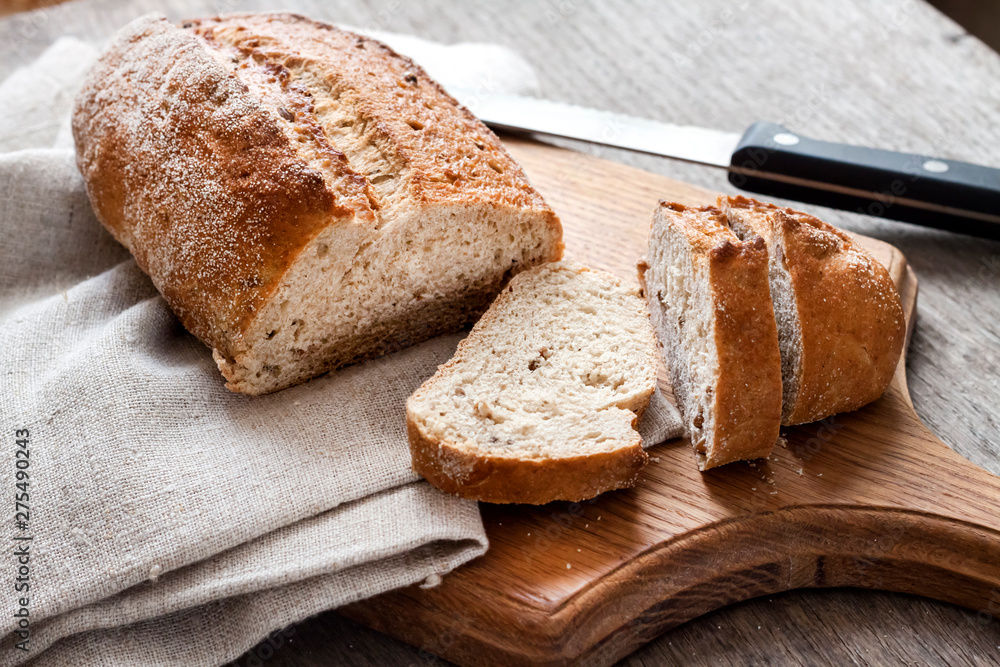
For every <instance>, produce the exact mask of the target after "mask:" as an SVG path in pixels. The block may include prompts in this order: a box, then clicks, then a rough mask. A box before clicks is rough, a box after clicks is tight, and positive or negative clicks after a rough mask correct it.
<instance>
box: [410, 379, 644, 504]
mask: <svg viewBox="0 0 1000 667" xmlns="http://www.w3.org/2000/svg"><path fill="white" fill-rule="evenodd" d="M650 396H652V393H651V394H650ZM637 421H638V416H637V417H636V422H637ZM636 422H633V427H634V425H635V423H636ZM406 431H407V435H408V437H409V441H410V454H411V456H412V458H413V469H414V470H415V471H416V472H417V473H419V474H420V475H421V476H422V477H423V478H424V479H426V480H427V481H428V482H430V483H431V484H433V485H434V486H436V487H437V488H439V489H441V490H442V491H445V492H447V493H451V494H453V495H456V496H460V497H462V498H468V499H470V500H479V501H482V502H487V503H525V504H531V505H543V504H545V503H549V502H553V501H556V500H569V501H578V500H586V499H588V498H593V497H594V496H597V495H599V494H601V493H604V492H605V491H610V490H612V489H622V488H628V487H632V486H635V483H636V481H638V479H639V473H640V472H641V471H642V468H643V466H645V465H646V462H647V461H648V460H649V457H648V455H647V454H646V452H645V451H644V450H643V449H642V438H640V437H639V434H638V433H636V435H635V441H634V442H633V443H631V444H629V445H628V446H626V447H621V448H619V449H616V450H614V451H611V452H601V453H597V454H590V455H587V456H575V457H565V458H558V459H541V460H533V459H515V458H510V457H501V456H483V455H481V454H473V453H471V452H466V451H463V450H461V449H459V448H457V447H455V446H453V445H452V444H450V443H446V442H441V441H440V440H438V439H437V438H435V437H434V436H431V435H429V434H427V433H425V432H424V430H423V428H422V427H421V425H420V423H419V422H417V421H416V420H415V419H414V418H413V416H412V415H411V414H409V413H407V416H406Z"/></svg>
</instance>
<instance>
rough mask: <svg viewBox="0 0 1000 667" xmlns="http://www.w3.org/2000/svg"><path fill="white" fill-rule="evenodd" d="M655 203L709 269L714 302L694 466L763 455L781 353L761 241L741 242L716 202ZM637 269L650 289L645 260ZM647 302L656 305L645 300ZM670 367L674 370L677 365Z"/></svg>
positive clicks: (775, 405)
mask: <svg viewBox="0 0 1000 667" xmlns="http://www.w3.org/2000/svg"><path fill="white" fill-rule="evenodd" d="M660 208H661V209H663V210H664V211H666V212H668V213H667V215H670V219H671V222H672V225H673V229H674V230H675V231H677V232H679V233H681V234H683V236H684V238H685V239H686V240H687V241H688V242H689V244H690V246H691V252H692V263H693V264H694V265H698V264H703V265H704V268H705V270H707V272H708V277H709V289H710V290H711V295H712V303H713V307H714V313H713V316H714V320H715V327H714V330H715V340H714V341H713V344H714V347H715V350H716V355H717V360H718V380H717V382H716V385H715V396H714V400H713V403H712V411H713V412H714V416H715V429H714V433H713V436H714V437H713V438H712V440H711V441H710V442H705V443H692V444H693V445H694V446H695V448H696V451H698V453H699V467H700V468H701V469H702V470H707V469H709V468H713V467H716V466H720V465H724V464H726V463H731V462H733V461H742V460H747V459H754V458H759V457H762V456H767V454H769V453H770V452H771V450H772V448H773V447H774V443H775V442H776V441H777V439H778V435H779V429H780V425H781V357H780V352H779V349H778V331H777V325H776V323H775V319H774V311H773V309H772V307H771V298H770V288H769V285H768V280H767V270H768V266H767V249H766V247H765V246H764V244H763V242H758V243H745V242H743V241H740V240H739V238H737V236H736V235H735V234H734V233H733V232H732V230H731V229H729V228H728V226H727V225H726V224H725V217H724V216H723V214H722V211H721V210H720V209H718V208H716V207H714V206H700V207H693V206H686V205H683V204H678V203H674V202H666V201H663V202H660ZM638 270H639V279H640V281H641V283H642V284H643V289H644V291H647V290H646V289H645V278H646V275H645V274H646V272H647V270H648V267H647V266H646V264H645V262H642V263H640V266H639V267H638ZM653 298H657V297H656V296H655V295H653V294H648V293H647V300H651V299H653ZM650 307H651V308H655V307H658V306H657V304H655V303H650ZM667 365H668V366H670V363H669V362H668V364H667ZM669 370H670V371H671V375H672V376H674V377H676V375H675V372H676V370H677V369H672V368H671V369H669ZM706 417H707V416H706Z"/></svg>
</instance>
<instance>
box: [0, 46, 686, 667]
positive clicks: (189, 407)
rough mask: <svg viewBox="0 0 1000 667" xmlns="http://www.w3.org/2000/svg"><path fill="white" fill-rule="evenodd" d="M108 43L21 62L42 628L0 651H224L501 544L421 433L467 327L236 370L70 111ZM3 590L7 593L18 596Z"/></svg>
mask: <svg viewBox="0 0 1000 667" xmlns="http://www.w3.org/2000/svg"><path fill="white" fill-rule="evenodd" d="M397 42H398V44H399V45H400V50H405V52H406V53H407V55H410V56H412V57H414V58H415V59H416V60H418V61H420V59H421V50H422V49H423V50H424V51H426V53H427V54H428V58H429V59H431V60H433V62H435V63H437V64H435V65H434V67H436V68H437V70H436V71H435V75H436V76H438V77H442V78H445V79H447V76H446V73H445V70H447V63H448V62H449V61H450V62H454V63H456V67H458V68H460V69H461V71H456V72H455V74H456V77H455V79H454V80H456V81H459V82H460V84H461V85H462V86H467V85H468V82H469V81H473V82H474V81H476V80H477V78H476V77H477V76H479V77H480V78H482V77H484V76H487V75H489V76H488V78H489V81H492V82H494V83H492V84H491V85H494V86H495V87H496V89H503V88H506V89H508V92H521V93H523V92H531V91H530V90H526V88H527V89H531V88H532V87H533V86H536V85H537V80H536V79H535V78H534V73H533V72H531V70H530V68H528V70H527V72H528V73H529V74H525V71H526V70H525V67H527V66H526V65H525V64H524V62H523V61H522V60H520V59H519V58H517V57H516V56H514V55H512V54H510V52H509V51H506V50H504V49H501V48H500V47H494V46H490V45H468V44H467V45H461V50H460V51H454V52H451V55H452V56H454V55H456V54H459V53H460V54H461V58H451V59H450V60H449V52H448V49H452V48H458V47H445V46H441V45H427V43H426V42H422V41H421V40H418V39H416V38H400V39H398V40H397ZM95 56H96V50H95V48H94V47H93V46H91V45H88V44H85V43H83V42H80V41H78V40H75V39H69V38H65V39H62V40H60V41H59V42H57V43H56V44H54V45H53V46H52V47H51V48H50V49H49V50H48V51H46V52H45V53H44V54H43V55H42V56H41V57H40V58H39V59H38V60H37V61H36V62H35V63H33V64H32V65H31V66H29V67H27V68H25V69H23V70H21V71H18V72H16V73H15V74H13V75H12V76H11V77H10V78H9V79H7V80H6V81H4V82H3V83H0V229H2V231H3V242H2V243H0V335H2V336H3V339H4V345H3V346H0V377H2V391H0V433H4V434H8V435H6V436H5V437H7V441H5V442H6V444H5V445H4V446H3V447H2V448H0V470H7V471H14V470H16V467H15V466H16V465H18V464H16V463H15V461H16V460H17V458H18V457H19V456H21V457H23V458H25V459H26V460H27V461H28V463H26V464H21V465H23V468H22V469H24V470H25V472H26V474H27V476H28V477H27V481H28V484H27V486H26V487H25V488H27V491H26V493H27V494H28V496H29V499H28V502H27V504H28V506H29V507H30V516H29V518H28V520H26V521H23V522H21V524H20V525H19V524H17V523H13V522H12V523H8V526H9V528H8V531H7V539H8V544H9V545H14V544H21V543H27V544H28V545H29V546H28V547H27V549H28V552H29V554H30V558H29V564H28V566H27V567H28V572H29V574H28V575H27V576H28V581H29V583H30V590H29V591H27V593H23V594H24V595H25V596H26V598H27V599H28V605H27V606H28V609H29V611H30V639H29V642H28V646H29V648H30V650H29V651H27V652H23V651H20V650H18V649H16V648H15V644H16V643H17V642H18V641H20V640H21V637H19V636H18V635H17V634H15V632H16V631H17V630H19V625H18V621H19V619H17V618H14V617H13V616H12V615H11V614H10V613H4V614H3V615H2V621H0V637H2V644H0V646H2V650H0V665H14V664H21V663H25V662H27V661H31V662H32V663H33V664H39V665H78V664H107V665H215V664H219V663H222V662H225V661H227V660H230V659H233V658H235V657H237V656H238V655H240V654H241V653H242V652H244V651H246V650H247V649H248V648H250V647H252V646H253V645H254V644H256V643H257V642H258V641H259V640H260V639H261V638H263V637H265V636H267V635H268V633H270V632H272V631H275V630H278V629H280V628H283V627H285V626H288V625H289V624H291V623H294V622H296V621H299V620H302V619H304V618H306V617H308V616H310V615H312V614H316V613H318V612H320V611H323V610H326V609H330V608H334V607H337V606H340V605H343V604H346V603H349V602H353V601H356V600H359V599H362V598H366V597H369V596H372V595H377V594H379V593H382V592H385V591H387V590H390V589H393V588H397V587H401V586H407V585H412V584H415V583H419V582H422V581H424V580H428V581H429V582H431V583H433V582H434V581H437V580H438V578H437V577H438V576H440V575H442V574H445V573H447V572H449V571H451V570H452V569H454V568H455V567H458V566H459V565H461V564H462V563H464V562H467V561H468V560H470V559H472V558H475V557H477V556H479V555H481V554H482V553H484V552H485V550H486V548H487V538H486V535H485V531H484V529H483V525H482V521H481V519H480V515H479V509H478V506H477V504H476V503H474V502H471V501H466V500H462V499H459V498H455V497H452V496H449V495H446V494H443V493H441V492H439V491H438V490H436V489H434V488H432V487H431V486H430V485H428V484H427V483H426V482H423V481H422V480H419V479H418V477H417V476H416V475H415V474H414V473H413V472H412V470H411V469H410V456H409V448H408V445H407V439H406V432H405V401H406V398H407V397H408V396H409V394H410V393H412V391H413V390H414V389H416V387H417V386H419V384H420V383H421V382H423V381H424V380H425V379H426V378H428V377H430V376H431V375H432V374H433V373H434V371H435V369H436V368H437V366H438V364H440V363H443V362H444V361H446V360H447V359H448V358H449V357H450V356H451V354H452V353H453V351H454V348H455V346H456V345H457V343H458V341H459V340H460V339H461V337H462V336H461V335H451V336H443V337H440V338H436V339H434V340H431V341H427V342H426V343H423V344H421V345H418V346H416V347H412V348H409V349H406V350H403V351H401V352H398V353H396V354H393V355H391V356H388V357H383V358H381V359H376V360H373V361H370V362H367V363H364V364H361V365H356V366H352V367H349V368H346V369H343V370H341V371H338V372H336V373H332V374H328V375H325V376H322V377H319V378H316V379H314V380H312V381H310V382H308V383H305V384H303V385H300V386H297V387H293V388H290V389H287V390H284V391H281V392H278V393H276V394H271V395H268V396H260V397H248V396H243V395H238V394H233V393H231V392H229V391H227V390H226V389H225V388H224V386H223V381H222V379H221V377H220V375H219V372H218V370H217V368H216V366H215V363H214V362H213V360H212V357H211V353H210V351H209V350H208V348H206V347H205V346H204V345H203V344H202V343H200V342H199V341H198V340H197V339H195V338H194V337H193V336H191V335H190V334H188V333H187V331H185V330H184V328H183V327H182V326H181V325H180V324H179V322H178V321H177V319H176V317H174V315H173V314H172V313H171V311H170V309H169V308H168V307H167V305H166V303H165V301H164V300H163V299H162V297H160V296H159V294H158V293H157V291H156V289H155V288H154V286H153V285H152V283H151V282H150V280H149V279H148V277H147V276H145V275H144V274H143V273H142V272H141V271H140V270H139V268H138V266H137V265H136V264H135V262H134V261H133V260H132V258H131V256H130V255H129V253H128V251H127V250H125V249H124V248H123V247H121V246H120V245H119V244H118V243H117V242H115V240H114V239H113V238H112V237H111V235H110V234H109V233H108V232H107V231H105V230H104V228H103V227H102V226H101V225H100V224H99V223H98V222H97V220H96V219H95V218H94V216H93V213H92V211H91V209H90V205H89V202H88V200H87V196H86V192H85V189H84V184H83V180H82V178H81V177H80V175H79V174H78V173H77V170H76V167H75V156H74V152H73V149H72V140H71V137H70V134H69V130H68V128H69V113H70V109H71V103H72V98H73V95H74V94H75V91H76V88H77V87H78V85H79V83H80V79H81V77H82V75H83V74H84V72H85V71H86V68H87V65H88V64H89V63H90V62H92V60H93V58H94V57H95ZM477 67H478V68H479V69H478V71H477V70H476V68H477ZM483 80H485V79H483ZM445 84H446V85H447V80H446V81H445ZM25 109H28V110H30V111H31V114H32V118H33V122H32V124H31V126H30V128H28V130H29V131H19V128H22V129H23V114H24V110H25ZM641 429H642V431H643V435H644V437H645V438H646V440H647V442H649V443H655V442H659V441H662V440H664V439H666V438H668V437H671V436H673V435H675V434H676V433H677V431H678V430H679V421H678V420H677V416H676V412H675V411H673V408H672V407H671V406H670V405H669V403H667V402H666V401H665V400H664V399H663V397H661V396H657V398H656V400H655V401H654V404H653V406H651V407H650V409H649V410H647V412H646V417H645V418H644V419H643V423H642V425H641ZM15 433H26V434H27V435H26V436H25V437H23V438H22V437H21V436H20V435H19V436H17V437H18V438H20V439H22V440H24V441H25V445H24V447H20V446H16V445H15V443H14V442H13V440H12V439H13V437H14V434H15ZM19 448H21V449H24V450H26V451H28V452H29V455H18V454H17V450H18V449H19ZM29 457H30V458H29ZM6 480H7V481H2V480H0V485H2V484H8V485H9V486H8V487H5V488H8V489H9V490H10V491H11V493H13V487H14V483H15V480H14V477H13V474H11V475H10V476H9V477H7V478H6ZM10 518H11V519H13V517H10ZM29 537H30V540H28V539H21V540H20V541H16V540H15V538H29ZM0 590H2V591H3V592H2V594H0V605H2V608H3V609H5V610H11V609H14V608H15V606H16V605H18V604H19V603H20V598H21V597H22V592H18V591H14V590H13V589H12V587H4V588H2V589H0ZM286 632H292V633H293V632H294V628H291V629H289V630H287V631H286Z"/></svg>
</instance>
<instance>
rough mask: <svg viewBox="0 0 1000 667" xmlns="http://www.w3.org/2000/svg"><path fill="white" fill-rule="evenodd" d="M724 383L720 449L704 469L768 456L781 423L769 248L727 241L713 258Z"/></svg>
mask: <svg viewBox="0 0 1000 667" xmlns="http://www.w3.org/2000/svg"><path fill="white" fill-rule="evenodd" d="M708 264H709V276H710V281H711V286H712V292H713V295H714V301H715V347H716V351H717V354H718V361H719V380H718V383H717V384H716V388H715V391H716V394H715V406H714V410H715V415H716V417H715V419H716V421H715V435H716V437H715V444H714V445H713V447H712V449H711V450H710V451H709V452H708V453H707V457H706V460H705V462H704V465H703V466H702V467H703V469H708V468H712V467H714V466H717V465H721V464H723V463H729V462H730V461H739V460H746V459H755V458H760V457H762V456H767V455H768V454H769V453H770V452H771V449H772V448H773V447H774V443H775V442H776V441H777V439H778V432H779V428H780V423H781V356H780V353H779V349H778V329H777V326H776V324H775V320H774V311H773V310H772V308H771V300H770V289H769V286H768V282H767V248H766V247H765V246H764V242H763V241H762V240H760V239H758V240H757V242H754V243H745V242H740V241H737V242H736V243H734V242H732V241H728V240H727V241H723V242H722V243H721V244H720V245H717V246H716V247H714V248H712V250H710V251H709V253H708Z"/></svg>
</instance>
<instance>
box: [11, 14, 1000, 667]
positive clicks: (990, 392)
mask: <svg viewBox="0 0 1000 667" xmlns="http://www.w3.org/2000/svg"><path fill="white" fill-rule="evenodd" d="M274 6H275V3H274V2H273V0H76V1H75V2H71V3H67V4H63V5H60V6H57V7H51V8H47V9H44V10H42V11H37V12H33V13H31V14H25V15H19V16H15V17H12V18H8V19H0V77H6V76H7V75H9V74H10V73H11V72H12V71H13V70H14V69H16V68H18V67H20V66H23V65H25V64H27V63H28V62H30V60H32V59H33V58H35V57H37V56H38V54H40V53H41V52H42V51H44V49H45V48H47V47H48V46H49V45H50V44H51V43H52V42H53V41H55V40H56V39H57V38H59V37H61V36H63V35H66V34H72V35H75V36H78V37H80V38H82V39H85V40H88V41H91V42H93V43H95V44H100V43H101V41H103V40H104V39H106V38H107V37H108V35H110V34H111V33H112V32H113V31H114V30H115V29H117V28H118V27H119V26H121V25H124V23H126V22H127V21H129V20H131V19H132V18H135V17H136V16H139V15H142V14H144V13H147V12H150V11H162V12H164V13H166V14H167V15H168V16H169V17H171V18H173V19H181V18H185V17H189V16H200V15H206V14H211V13H216V12H219V11H260V10H272V9H274ZM281 6H282V7H286V8H288V9H292V10H294V11H299V12H303V13H305V14H307V15H309V16H313V17H316V18H318V19H323V20H328V21H333V22H342V23H346V24H350V25H355V26H366V27H370V28H377V29H383V30H391V31H395V32H403V33H410V34H415V35H420V36H422V37H425V38H428V39H434V40H437V41H441V42H445V43H453V42H458V41H490V42H497V43H501V44H505V45H507V46H509V47H511V48H513V49H515V50H516V51H518V52H519V53H521V54H522V55H523V56H524V57H525V58H526V59H527V60H528V62H530V63H531V64H532V65H533V66H534V67H535V69H536V71H537V72H538V75H539V79H540V82H541V89H542V91H543V94H544V95H545V96H546V97H551V98H553V99H558V100H564V101H568V102H574V103H577V104H586V105H589V106H594V107H599V108H606V109H610V110H613V111H623V112H627V113H632V114H635V115H639V116H647V117H651V118H661V119H665V120H670V121H672V122H676V123H689V124H697V125H702V126H705V127H717V128H720V129H727V130H738V129H740V128H743V127H746V126H747V125H748V124H749V123H751V122H753V121H756V120H771V121H778V122H784V123H787V124H788V126H789V127H791V128H792V129H794V130H797V131H799V132H802V133H804V134H807V135H810V136H815V137H817V138H822V139H828V140H837V141H846V142H850V143H857V144H865V145H873V146H878V147H882V148H889V149H896V150H906V151H910V152H934V153H938V154H944V155H945V156H946V157H952V158H956V159H962V160H969V161H973V162H980V163H983V164H992V165H1000V87H998V86H996V85H995V82H996V81H997V80H998V77H1000V57H998V56H997V54H995V53H993V52H992V51H990V50H989V49H988V48H987V47H986V46H984V45H983V44H982V43H981V42H979V41H978V40H977V39H975V38H974V37H971V36H970V35H969V34H968V33H967V32H966V31H965V30H963V29H962V28H960V27H959V26H958V25H956V24H954V23H953V22H951V21H949V20H948V19H947V18H945V17H944V16H942V15H941V14H940V13H939V12H937V11H935V10H934V9H933V8H932V7H930V6H929V5H927V4H926V3H925V2H923V1H922V0H916V1H914V0H843V2H836V3H823V2H815V1H814V0H748V1H744V0H703V1H702V2H697V3H692V2H684V1H683V0H663V1H662V2H655V3H650V2H640V1H638V0H621V1H620V2H619V1H616V2H614V3H588V2H583V1H581V0H496V1H495V2H490V3H466V2H461V1H460V0H426V1H425V2H420V3H415V2H414V3H404V2H395V1H393V0H286V1H285V2H283V3H282V4H281ZM2 101H3V100H2V99H0V102H2ZM574 146H575V148H577V149H578V150H582V151H586V152H589V153H592V154H596V155H600V156H603V157H607V158H611V159H614V160H616V161H618V162H620V163H624V164H628V165H632V166H636V167H641V168H643V169H645V170H647V171H653V172H656V173H659V174H662V175H668V176H670V177H672V178H675V179H678V180H683V181H686V182H691V183H697V184H700V185H703V186H706V187H710V188H711V189H720V188H721V189H723V191H725V192H728V193H735V192H736V191H735V190H733V189H732V188H730V187H729V186H728V185H727V184H726V183H725V180H724V179H723V178H722V177H720V175H719V173H718V172H717V171H715V170H710V169H705V168H700V167H697V166H693V165H686V164H681V163H677V162H674V161H670V160H664V159H659V158H655V157H651V156H646V155H638V154H635V153H629V152H627V151H619V150H614V149H608V148H603V147H598V146H590V145H584V144H575V145H574ZM806 210H808V211H809V212H810V213H814V214H816V215H819V216H820V217H821V218H823V219H824V220H827V221H828V222H832V223H835V224H837V225H840V226H841V227H844V228H847V229H850V230H852V231H858V232H861V233H864V234H866V235H868V236H875V237H878V238H880V239H883V240H887V241H890V242H891V243H893V244H894V245H895V246H897V247H898V248H900V249H901V250H902V251H903V252H904V254H905V255H906V257H907V259H908V260H909V261H910V263H911V264H912V265H913V266H914V268H915V269H916V271H917V273H918V274H919V275H920V278H921V295H920V314H919V318H918V321H917V323H916V326H915V328H914V332H913V339H912V343H911V345H910V350H909V359H908V363H907V371H908V384H909V388H910V392H911V395H912V398H913V402H914V404H915V406H916V409H917V412H918V414H919V415H921V417H922V418H923V419H924V421H925V422H926V423H927V425H928V426H929V427H930V428H931V429H932V430H933V431H934V432H935V433H937V434H938V435H940V436H941V437H942V438H943V439H945V440H946V441H947V443H948V444H949V445H950V446H952V447H953V448H955V449H956V450H957V451H958V452H960V453H962V454H963V455H964V456H967V457H968V458H970V459H971V460H973V461H975V462H976V463H978V464H979V465H982V466H984V467H986V468H987V469H989V470H991V471H993V472H995V473H1000V447H998V441H1000V438H998V433H1000V421H998V412H997V410H996V406H997V405H1000V383H998V382H997V380H996V378H997V377H1000V353H998V350H1000V338H998V337H997V333H998V332H997V327H996V322H998V321H1000V243H990V242H984V241H982V240H979V239H972V238H967V237H962V236H956V235H950V234H947V233H946V232H938V231H933V230H924V229H920V228H916V227H912V226H908V225H904V224H898V223H887V222H883V221H879V220H875V219H872V218H868V217H866V216H863V215H857V214H855V213H851V212H840V211H830V210H827V209H821V208H816V207H806ZM991 604H993V605H1000V590H997V591H996V598H995V599H994V600H993V601H992V603H991ZM978 612H979V610H973V611H967V610H965V609H964V608H960V607H956V606H953V605H949V604H945V603H939V602H936V601H933V600H930V599H928V598H921V597H914V596H906V595H898V594H893V593H880V592H876V591H858V590H853V589H846V588H845V589H804V590H797V591H793V592H789V593H786V594H782V595H774V596H767V597H762V598H757V599H754V600H750V601H748V602H744V603H739V604H736V605H732V606H728V607H725V608H723V609H721V610H719V611H717V612H713V613H711V614H707V615H705V616H702V617H700V618H698V619H696V620H694V621H691V622H689V623H686V624H685V625H683V626H681V627H679V628H676V629H674V630H672V631H670V632H668V633H665V634H663V635H661V636H660V637H658V638H657V639H655V640H654V641H652V642H650V643H649V644H647V645H646V646H645V647H644V648H642V649H640V650H639V651H637V652H636V653H634V654H632V655H630V656H629V657H628V658H626V659H625V661H624V664H627V665H630V666H634V667H639V666H646V665H659V664H685V665H713V666H717V665H761V664H809V665H841V664H860V665H869V664H871V665H885V664H901V663H903V664H990V663H997V662H1000V621H997V620H995V619H991V618H990V617H988V616H987V615H985V614H980V613H978ZM290 631H294V633H295V634H294V637H293V638H292V640H291V641H290V642H286V643H285V644H284V645H283V646H282V647H281V648H280V649H279V650H277V651H275V650H274V649H273V644H271V643H268V642H266V641H265V642H263V643H262V644H261V646H260V647H258V648H257V649H254V650H251V651H250V652H248V653H247V654H246V655H245V656H244V657H243V659H241V660H240V661H237V663H238V664H245V665H257V664H259V656H261V655H265V654H266V655H271V657H270V658H269V659H268V660H267V664H268V665H274V666H276V667H278V666H284V665H289V666H290V665H295V666H296V667H298V666H300V665H329V664H377V665H381V664H440V663H442V662H443V661H439V660H437V659H435V658H434V657H433V656H432V655H430V654H428V653H421V652H420V651H419V650H417V649H415V648H411V647H410V646H408V645H405V644H402V643H400V642H398V641H395V640H393V639H391V638H389V637H387V636H385V635H382V634H379V633H376V632H374V631H372V630H369V629H368V628H365V627H362V626H359V625H357V624H355V623H353V622H351V621H348V620H346V619H343V618H342V617H340V616H338V615H337V614H336V613H335V612H330V613H327V614H324V615H321V616H319V617H316V618H313V619H310V620H309V621H307V622H305V623H303V624H301V625H299V626H296V627H295V628H291V629H289V630H288V631H286V632H290ZM445 639H447V638H445ZM272 654H273V655H272Z"/></svg>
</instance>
